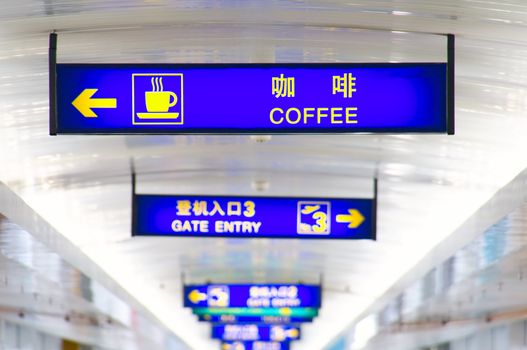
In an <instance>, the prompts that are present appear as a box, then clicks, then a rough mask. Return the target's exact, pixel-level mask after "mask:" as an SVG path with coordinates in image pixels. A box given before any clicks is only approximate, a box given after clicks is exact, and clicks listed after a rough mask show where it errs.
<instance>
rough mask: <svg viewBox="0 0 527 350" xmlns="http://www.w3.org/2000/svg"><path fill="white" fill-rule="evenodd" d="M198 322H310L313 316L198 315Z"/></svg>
mask: <svg viewBox="0 0 527 350" xmlns="http://www.w3.org/2000/svg"><path fill="white" fill-rule="evenodd" d="M198 320H199V321H200V322H211V323H237V324H243V323H259V324H286V323H306V322H312V321H313V317H293V316H236V315H208V314H207V315H200V316H198Z"/></svg>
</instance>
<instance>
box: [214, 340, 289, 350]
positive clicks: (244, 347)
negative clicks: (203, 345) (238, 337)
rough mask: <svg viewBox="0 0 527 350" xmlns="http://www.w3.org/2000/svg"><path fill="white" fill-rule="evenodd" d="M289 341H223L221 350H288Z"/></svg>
mask: <svg viewBox="0 0 527 350" xmlns="http://www.w3.org/2000/svg"><path fill="white" fill-rule="evenodd" d="M289 345H290V343H289V342H272V341H254V342H252V341H225V342H222V343H221V350H289V349H290V346H289Z"/></svg>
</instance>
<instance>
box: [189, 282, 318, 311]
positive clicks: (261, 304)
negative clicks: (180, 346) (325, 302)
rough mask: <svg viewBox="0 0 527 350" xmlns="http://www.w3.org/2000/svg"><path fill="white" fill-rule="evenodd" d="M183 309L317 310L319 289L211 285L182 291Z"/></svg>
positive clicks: (304, 286)
mask: <svg viewBox="0 0 527 350" xmlns="http://www.w3.org/2000/svg"><path fill="white" fill-rule="evenodd" d="M184 293H185V295H184V298H185V299H184V305H185V307H192V308H196V307H200V308H201V307H216V308H218V307H219V308H227V307H231V308H232V307H248V308H298V307H310V308H319V307H320V304H321V288H320V286H315V285H305V284H255V285H249V284H229V285H221V284H211V285H189V286H185V288H184Z"/></svg>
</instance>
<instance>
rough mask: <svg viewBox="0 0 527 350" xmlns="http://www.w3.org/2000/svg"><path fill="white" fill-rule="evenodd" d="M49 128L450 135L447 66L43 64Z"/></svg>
mask: <svg viewBox="0 0 527 350" xmlns="http://www.w3.org/2000/svg"><path fill="white" fill-rule="evenodd" d="M50 67H51V72H50V77H51V78H52V82H51V84H50V86H51V89H52V91H51V94H50V95H51V106H52V107H51V108H50V110H51V113H50V118H51V120H50V133H51V134H52V135H56V134H258V133H268V134H278V133H286V134H295V133H317V134H324V133H400V132H409V133H447V132H448V133H451V131H450V130H451V128H449V123H451V122H453V120H449V116H448V114H449V113H450V112H451V111H452V110H453V109H451V108H449V107H448V106H449V104H450V103H453V101H449V100H450V98H449V94H448V92H447V90H448V86H449V85H450V84H449V81H448V80H449V79H447V76H448V72H447V71H448V65H447V63H362V64H360V63H323V64H322V63H320V64H319V63H297V64H279V63H275V64H52V65H50Z"/></svg>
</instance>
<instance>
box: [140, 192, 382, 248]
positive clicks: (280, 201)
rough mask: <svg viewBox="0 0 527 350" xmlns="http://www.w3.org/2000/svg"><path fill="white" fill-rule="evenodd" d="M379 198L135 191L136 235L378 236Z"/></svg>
mask: <svg viewBox="0 0 527 350" xmlns="http://www.w3.org/2000/svg"><path fill="white" fill-rule="evenodd" d="M375 213H376V200H375V198H374V199H356V198H355V199H344V198H288V197H241V196H240V197H227V196H193V195H187V196H172V195H152V194H134V196H133V213H132V215H133V218H132V221H133V226H132V234H133V235H134V236H180V237H240V238H300V239H309V238H318V239H372V240H373V239H375Z"/></svg>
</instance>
